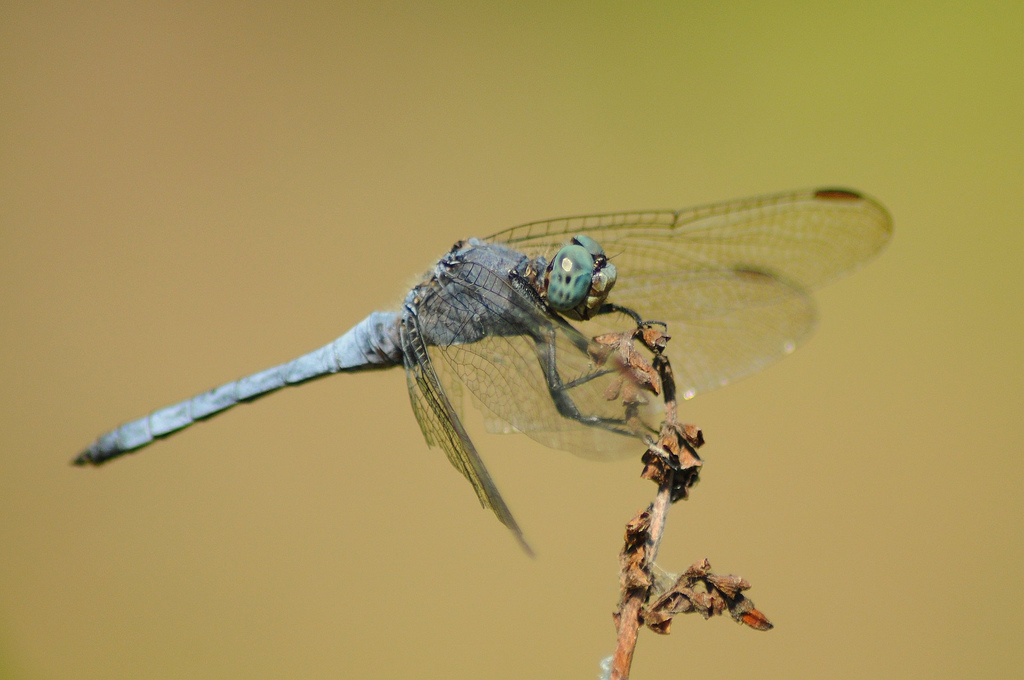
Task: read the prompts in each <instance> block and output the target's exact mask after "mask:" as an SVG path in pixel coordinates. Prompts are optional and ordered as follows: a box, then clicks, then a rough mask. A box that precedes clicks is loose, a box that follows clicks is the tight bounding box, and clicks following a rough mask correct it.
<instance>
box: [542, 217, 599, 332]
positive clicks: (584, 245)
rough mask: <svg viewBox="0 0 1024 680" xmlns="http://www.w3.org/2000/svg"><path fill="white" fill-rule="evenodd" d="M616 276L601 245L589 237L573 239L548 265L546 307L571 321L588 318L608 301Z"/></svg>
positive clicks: (545, 284)
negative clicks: (549, 306) (548, 306)
mask: <svg viewBox="0 0 1024 680" xmlns="http://www.w3.org/2000/svg"><path fill="white" fill-rule="evenodd" d="M615 277H616V272H615V265H613V264H612V263H611V262H609V261H608V258H607V257H606V256H605V254H604V249H603V248H602V247H601V245H600V244H599V243H598V242H597V241H595V240H594V239H592V238H590V237H589V236H582V235H580V236H576V237H574V238H573V239H572V240H571V241H569V244H568V245H566V246H563V247H562V249H561V250H559V251H558V253H557V254H556V255H555V256H554V257H553V258H552V259H551V262H550V263H549V264H548V268H547V272H546V273H545V276H544V286H545V289H546V294H547V301H548V304H549V305H551V307H552V309H554V310H555V311H557V312H561V313H562V314H564V315H565V316H568V317H569V318H571V319H576V320H585V319H589V318H590V317H591V316H592V315H593V314H594V312H596V311H597V310H598V309H600V307H601V305H603V304H604V302H605V300H606V299H607V298H608V293H610V292H611V290H612V286H614V285H615Z"/></svg>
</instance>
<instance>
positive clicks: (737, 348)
mask: <svg viewBox="0 0 1024 680" xmlns="http://www.w3.org/2000/svg"><path fill="white" fill-rule="evenodd" d="M575 234H586V235H588V236H590V237H592V238H594V239H595V240H596V241H598V242H599V243H600V244H601V245H602V246H603V247H604V250H605V252H606V253H607V254H608V257H609V259H611V260H612V262H613V263H614V264H615V267H616V269H617V270H618V282H617V283H616V284H615V288H614V289H613V290H612V293H611V296H610V298H609V301H610V302H614V303H616V304H619V305H622V306H625V307H629V308H631V309H633V310H635V311H636V312H637V313H639V314H640V315H641V316H642V317H644V318H645V319H651V320H658V321H665V322H666V323H668V324H669V334H670V335H672V336H674V337H675V339H674V340H673V341H672V342H671V343H669V349H668V355H669V358H670V359H671V360H672V363H673V368H674V369H675V371H676V374H677V387H678V389H679V392H680V394H681V395H683V396H687V397H689V396H693V395H694V394H697V393H699V392H702V391H707V390H709V389H713V388H715V387H719V386H721V385H724V384H726V383H728V382H730V381H732V380H735V379H737V378H739V377H742V376H744V375H748V374H750V373H753V372H756V371H758V370H760V369H761V368H763V367H765V366H767V365H768V364H770V363H772V362H773V361H775V360H777V359H779V358H781V357H783V356H785V355H786V354H788V353H789V352H791V351H792V350H793V349H794V348H795V347H796V346H797V345H798V344H799V343H800V341H801V340H802V339H804V338H805V337H806V336H807V334H808V333H809V331H810V330H811V328H812V327H813V325H814V320H815V312H814V305H813V302H812V301H811V299H810V297H809V294H808V291H809V290H810V289H811V288H813V287H815V286H818V285H821V284H823V283H825V282H827V281H829V280H831V279H833V278H836V277H838V276H840V275H842V274H845V273H847V272H849V271H852V270H853V269H855V268H856V267H857V266H858V265H859V264H861V263H862V262H864V261H866V260H867V259H868V258H870V257H871V256H872V255H873V254H875V253H876V252H878V251H879V250H880V249H881V248H882V247H883V246H884V245H885V243H887V242H888V240H889V238H890V236H891V234H892V223H891V220H890V218H889V215H888V213H887V212H886V211H885V209H884V208H883V207H882V206H881V205H879V204H878V203H877V202H875V201H873V200H872V199H870V198H866V197H863V196H861V195H860V194H857V193H854V192H851V191H846V190H839V189H819V190H811V191H798V192H792V193H786V194H777V195H773V196H763V197H759V198H752V199H744V200H739V201H729V202H725V203H718V204H714V205H708V206H703V207H699V208H693V209H689V210H682V211H646V212H644V211H636V212H626V213H612V214H605V215H589V216H580V217H571V218H562V219H558V220H548V221H544V222H534V223H530V224H525V225H521V226H519V227H514V228H512V229H508V230H506V231H503V232H499V233H498V234H495V235H494V236H493V237H491V238H492V239H493V240H494V241H497V242H503V243H508V244H510V245H511V246H513V247H515V248H517V249H519V250H522V251H523V252H525V253H527V254H529V255H532V256H537V255H544V256H545V257H550V254H551V253H552V252H554V251H556V250H557V248H559V247H561V245H562V244H564V242H565V241H566V240H567V239H568V238H570V237H571V236H572V235H575Z"/></svg>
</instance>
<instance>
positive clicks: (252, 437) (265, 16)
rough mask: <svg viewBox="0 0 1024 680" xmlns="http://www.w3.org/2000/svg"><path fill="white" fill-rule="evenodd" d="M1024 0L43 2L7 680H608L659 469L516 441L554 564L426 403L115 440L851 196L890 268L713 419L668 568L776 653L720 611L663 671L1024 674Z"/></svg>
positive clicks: (292, 409) (645, 639)
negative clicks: (636, 530) (789, 210)
mask: <svg viewBox="0 0 1024 680" xmlns="http://www.w3.org/2000/svg"><path fill="white" fill-rule="evenodd" d="M1022 26H1024V6H1022V5H1021V4H1019V3H1007V2H993V3H987V4H986V3H972V4H970V5H963V6H960V7H957V6H954V5H952V4H943V5H928V6H927V7H924V6H922V7H920V8H913V7H911V6H909V5H902V4H896V5H891V4H885V3H841V4H840V3H834V4H822V3H779V2H770V3H769V2H766V3H736V4H733V5H721V4H712V3H679V2H671V3H662V4H661V5H656V4H649V5H646V6H645V7H642V8H640V7H634V6H631V5H629V4H625V3H601V4H599V3H589V4H586V5H580V6H575V7H573V6H569V5H567V4H561V3H557V4H554V5H552V4H551V3H509V4H504V3H503V4H497V3H495V4H489V5H487V6H486V7H484V6H479V5H475V4H459V3H432V2H431V3H361V4H357V3H321V4H316V3H304V4H295V3H264V4H255V5H253V4H243V3H237V4H234V3H142V4H140V3H130V2H124V3H108V2H97V3H66V4H60V3H58V4H51V3H46V2H37V3H3V4H2V5H0V93H2V96H0V328H2V332H0V351H2V360H0V371H2V375H0V400H2V402H0V413H2V414H3V416H2V422H3V427H2V428H0V676H3V677H10V678H18V679H24V680H27V679H32V680H35V679H57V678H74V679H78V680H85V679H90V678H104V679H110V678H336V677H368V678H409V677H417V678H442V677H443V678H480V677H486V678H521V677H552V678H593V677H595V676H596V674H597V672H598V662H599V660H600V659H601V658H602V657H604V656H606V655H609V654H611V652H612V647H613V642H614V629H613V625H612V618H611V613H612V610H613V608H614V606H615V603H616V598H617V595H618V582H617V578H618V577H617V560H616V556H617V552H618V550H619V548H620V540H621V536H622V529H623V525H624V524H625V522H626V521H627V520H628V519H629V518H630V517H631V516H632V515H633V513H634V512H635V511H636V510H638V509H639V508H641V507H643V506H644V505H645V504H646V503H647V502H648V501H649V500H650V498H651V497H652V495H653V492H654V487H653V486H652V485H651V484H649V483H648V482H644V481H642V480H640V479H639V478H638V474H639V472H640V465H639V464H638V463H637V462H634V461H626V462H622V463H614V464H595V463H590V462H587V461H583V460H579V459H576V458H573V457H571V456H569V455H568V454H563V453H560V452H556V451H551V450H548V449H545V448H543V447H541V446H540V445H538V444H535V443H534V442H533V441H532V440H530V439H528V438H526V437H522V436H497V435H496V436H490V435H484V434H479V435H478V436H477V443H478V445H479V448H480V449H481V451H482V452H483V454H484V456H485V458H486V460H487V462H488V465H489V466H490V468H491V471H492V473H493V474H494V476H495V478H496V479H497V481H498V484H499V486H500V487H501V489H502V490H503V492H504V494H505V497H506V499H507V500H508V502H509V504H510V505H511V507H512V509H513V510H514V511H515V513H516V515H517V517H518V519H519V521H520V523H521V524H522V525H523V528H524V531H525V533H526V535H527V538H528V539H529V540H530V541H531V542H532V544H533V546H534V548H535V549H536V551H537V553H538V556H537V558H536V559H532V560H531V559H529V558H527V557H526V556H524V555H523V554H522V552H520V550H519V548H518V547H517V545H516V544H515V542H514V541H513V540H512V538H511V537H510V535H509V533H508V532H507V531H506V530H505V529H504V528H503V527H502V526H501V525H500V524H498V522H497V521H495V519H494V517H493V516H492V515H491V514H490V513H489V512H486V511H483V510H481V509H480V508H479V507H478V505H477V501H476V499H475V497H474V495H473V493H472V490H471V489H470V487H469V485H468V484H466V482H465V481H464V480H463V479H462V478H461V477H460V476H459V475H458V474H457V473H456V472H454V471H453V470H452V468H451V467H450V466H449V464H448V463H447V461H446V460H445V458H444V455H443V454H442V453H441V452H440V451H438V450H428V449H427V447H426V445H425V444H424V442H423V439H422V437H421V435H420V432H419V429H418V427H417V425H416V422H415V419H414V418H413V415H412V413H411V409H410V407H409V403H408V397H407V394H406V388H405V380H404V377H403V375H402V374H401V372H400V371H398V370H394V371H389V372H384V373H373V374H365V375H348V376H337V377H334V378H330V379H327V380H323V381H319V382H316V383H313V384H310V385H306V386H303V387H301V388H300V389H295V390H286V391H285V392H283V393H280V394H277V395H275V396H273V397H270V398H268V399H266V400H263V401H260V402H258V403H256V404H253V405H249V406H244V407H240V408H238V409H236V410H234V411H232V412H230V413H228V414H226V415H224V416H222V417H219V418H215V419H214V420H211V421H209V422H208V423H205V424H202V425H200V426H198V427H196V428H194V429H192V430H189V431H188V432H187V433H183V434H181V435H179V436H177V437H174V438H172V439H170V440H167V441H164V442H162V443H159V444H158V445H156V446H153V447H152V448H150V449H147V450H145V451H144V452H143V453H140V454H139V455H137V456H132V457H129V458H127V459H124V460H121V461H118V462H117V463H115V464H112V465H110V466H107V467H104V468H102V469H79V468H72V467H70V466H69V465H68V461H69V459H70V458H71V457H72V456H73V455H75V454H76V453H77V452H78V451H80V450H81V449H82V448H83V447H84V446H86V445H88V444H89V443H90V442H91V441H92V440H93V439H94V438H95V437H96V436H97V435H98V434H100V433H101V432H105V431H107V430H109V429H110V428H112V427H114V426H115V425H117V424H118V423H120V422H123V421H125V420H129V419H133V418H135V417H138V416H141V415H143V414H145V413H147V412H148V411H150V410H152V409H155V408H157V407H161V406H165V405H167V404H170V403H174V402H176V401H179V400H181V399H184V398H186V397H189V396H191V395H193V394H195V393H197V392H200V391H203V390H206V389H208V388H210V387H212V386H214V385H217V384H220V383H222V382H225V381H227V380H232V379H235V378H237V377H239V376H242V375H244V374H248V373H250V372H253V371H255V370H259V369H263V368H266V367H269V366H271V365H274V364H277V363H279V362H282V361H285V360H288V359H291V358H293V357H295V356H297V355H299V354H301V353H303V352H305V351H308V350H310V349H312V348H314V347H318V346H320V345H321V344H323V343H325V342H328V341H330V340H332V339H333V338H335V337H337V336H338V335H340V334H341V333H342V332H344V331H345V330H347V329H348V328H349V327H351V326H352V325H353V324H354V323H356V322H358V321H359V320H361V319H362V318H363V317H364V316H365V315H366V314H367V313H368V312H370V311H372V310H374V309H378V308H389V307H390V308H394V307H395V306H396V305H397V304H398V303H399V302H400V301H401V299H402V297H403V295H404V292H405V290H407V288H408V286H409V285H410V283H411V282H413V281H414V280H415V279H416V278H417V277H418V276H419V274H420V273H421V272H423V271H425V270H426V269H427V268H428V267H429V266H430V265H431V264H432V262H433V261H434V260H435V259H436V258H437V257H438V256H439V255H440V254H441V253H443V252H445V251H446V250H447V249H448V248H449V247H450V245H451V244H452V243H453V242H454V241H455V240H457V239H460V238H463V237H467V236H474V235H476V236H485V235H487V234H490V233H492V232H494V231H497V230H499V229H503V228H505V227H508V226H511V225H514V224H517V223H520V222H525V221H529V220H535V219H542V218H548V217H555V216H558V215H564V214H573V213H580V212H597V211H611V210H625V209H633V208H676V207H683V206H689V205H696V204H701V203H706V202H711V201H717V200H724V199H729V198H739V197H744V196H748V195H756V194H760V193H766V192H774V191H779V190H785V189H794V188H802V187H811V186H819V185H842V186H850V187H854V188H856V189H859V190H861V191H864V192H866V193H868V194H870V195H873V196H875V197H877V198H878V199H879V200H881V201H882V202H883V203H884V204H885V205H886V206H887V207H888V209H889V210H890V211H891V213H892V215H893V218H894V223H895V238H894V240H893V242H892V243H891V244H890V247H889V248H888V250H887V251H885V252H884V253H883V254H882V255H881V256H880V257H879V258H878V259H877V260H875V261H872V262H871V263H870V264H869V265H868V266H866V267H865V268H864V269H863V270H861V271H859V272H858V273H857V274H856V275H854V276H852V277H850V278H847V279H843V280H841V281H839V282H837V283H835V284H833V285H831V286H829V287H828V288H826V289H824V290H821V291H820V292H819V293H818V294H817V300H818V302H819V304H820V311H821V318H822V320H821V323H820V325H819V328H818V330H817V332H816V335H815V336H814V337H813V338H812V339H811V341H810V342H809V343H807V345H806V346H805V347H803V348H802V349H801V350H800V351H798V352H797V353H796V354H795V355H794V356H793V357H791V358H788V359H786V360H785V361H783V362H781V363H779V364H776V365H774V366H772V367H771V368H769V369H768V370H766V371H764V372H763V373H761V374H759V375H757V376H755V377H753V378H750V379H747V380H744V381H741V382H739V383H737V384H735V385H732V386H730V387H729V388H727V389H725V390H720V391H718V392H714V393H710V394H707V395H704V396H701V397H699V398H698V399H696V400H694V401H693V402H690V403H687V404H686V405H685V409H684V411H683V417H684V419H685V420H687V421H689V422H694V423H697V424H699V425H700V426H701V427H702V428H703V429H704V432H705V435H706V437H707V440H708V444H707V445H706V447H705V448H704V449H703V450H702V452H703V453H704V455H705V457H706V460H707V464H706V467H705V469H704V473H703V479H702V483H701V484H700V485H699V486H698V487H697V488H696V489H695V492H694V495H693V497H692V499H691V500H689V501H687V502H685V503H681V504H679V505H677V506H676V507H675V508H674V509H673V511H672V513H671V515H670V517H669V521H668V530H667V534H666V538H665V543H664V545H663V548H662V552H661V555H660V559H659V562H660V563H661V564H662V565H663V566H664V567H666V568H668V569H677V570H681V569H683V568H685V567H686V566H688V565H689V564H691V563H692V562H694V561H696V560H698V559H700V558H703V557H708V558H709V559H710V560H711V564H712V566H713V567H714V568H715V570H716V571H719V572H723V573H738V574H741V575H742V576H744V577H745V578H747V579H748V580H749V581H750V582H751V583H752V584H753V588H752V590H751V591H749V595H750V596H751V598H752V599H753V600H754V601H755V602H756V604H757V606H758V607H759V608H760V609H761V610H763V611H764V612H765V613H766V614H767V615H768V616H769V617H770V618H771V619H772V621H773V622H774V623H775V624H776V628H775V630H773V631H771V632H768V633H759V632H755V631H752V630H750V629H747V628H744V627H741V626H737V625H735V624H734V623H733V622H732V621H730V620H728V619H715V620H712V621H703V620H700V619H698V618H695V617H681V618H679V619H677V620H676V622H675V624H674V626H673V628H672V634H671V635H670V636H669V637H667V638H665V637H657V636H655V635H653V634H650V633H643V634H642V637H641V639H640V644H639V647H638V649H637V653H636V660H635V663H634V671H633V677H635V678H665V677H679V676H682V675H694V676H700V677H725V676H733V677H735V676H736V675H737V674H740V675H741V676H746V677H753V676H756V677H761V678H820V677H833V678H863V677H875V678H910V677H921V678H959V677H965V676H971V677H1008V676H1010V675H1012V674H1014V673H1015V672H1019V668H1020V666H1021V664H1022V663H1024V651H1022V647H1021V645H1020V639H1021V634H1022V632H1024V608H1022V607H1021V604H1022V599H1024V598H1022V597H1021V594H1020V586H1019V585H1018V584H1017V583H1016V582H1015V581H1014V580H1013V579H1014V578H1015V577H1019V576H1020V574H1021V573H1022V567H1024V541H1022V536H1024V512H1022V510H1024V507H1022V505H1024V504H1022V500H1021V493H1020V485H1021V475H1022V472H1024V462H1022V460H1024V458H1022V456H1021V453H1022V443H1024V435H1022V430H1021V428H1020V424H1019V420H1020V417H1021V413H1020V411H1021V404H1022V396H1024V375H1022V373H1024V371H1022V368H1024V352H1022V349H1021V330H1022V326H1024V323H1022V313H1021V309H1022V303H1024V280H1022V278H1024V277H1022V275H1021V270H1020V259H1021V254H1022V252H1024V248H1022V246H1024V235H1022V234H1024V230H1022V229H1021V215H1022V208H1024V200H1022V196H1024V193H1022V190H1021V179H1022V173H1024V132H1022V126H1021V111H1022V110H1024V36H1022V29H1021V27H1022Z"/></svg>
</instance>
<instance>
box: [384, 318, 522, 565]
mask: <svg viewBox="0 0 1024 680" xmlns="http://www.w3.org/2000/svg"><path fill="white" fill-rule="evenodd" d="M403 340H404V343H403V344H404V345H405V350H406V355H405V356H406V359H405V361H406V381H407V383H408V386H409V398H410V400H411V402H412V409H413V413H415V415H416V420H417V422H418V423H419V424H420V429H421V430H423V437H424V439H426V441H427V444H428V445H429V446H439V447H441V448H442V449H443V450H444V452H445V455H447V456H448V460H449V461H450V462H451V464H452V465H453V466H454V467H455V469H456V470H458V471H459V472H461V473H462V475H463V476H464V477H465V478H466V479H467V480H469V483H470V484H471V485H472V486H473V490H474V491H476V495H477V497H478V498H479V499H480V504H481V505H482V506H483V507H485V508H490V509H491V511H493V512H494V514H495V515H496V516H497V517H498V520H499V521H500V522H501V523H502V524H504V525H505V526H507V527H508V528H509V529H510V530H511V531H512V534H513V535H514V536H515V538H516V540H517V541H518V542H519V544H520V545H521V546H522V547H523V550H525V551H526V552H527V553H528V554H530V555H532V554H533V550H532V549H531V548H530V546H529V544H527V542H526V539H525V538H524V537H523V532H522V530H521V529H520V528H519V524H518V522H516V520H515V517H513V516H512V511H511V510H509V507H508V505H507V504H506V503H505V500H504V499H503V498H502V497H501V493H500V492H499V491H498V487H497V486H496V485H495V483H494V480H493V479H492V478H491V475H490V473H489V472H488V471H487V468H486V466H484V462H483V460H481V458H480V454H479V453H477V450H476V447H475V446H474V445H473V442H472V440H470V438H469V435H468V434H467V432H466V430H465V427H464V426H463V424H462V420H461V419H460V418H459V415H458V413H457V412H456V410H455V407H454V406H453V405H452V403H451V402H450V401H449V400H448V397H447V396H446V395H445V391H444V388H443V386H442V385H441V382H440V380H439V379H438V377H437V374H436V373H435V372H434V368H433V365H432V363H431V359H430V356H429V354H428V353H427V350H426V346H425V344H424V343H423V340H422V335H421V333H420V329H419V327H418V324H417V322H416V319H415V317H412V318H407V319H405V321H404V323H403Z"/></svg>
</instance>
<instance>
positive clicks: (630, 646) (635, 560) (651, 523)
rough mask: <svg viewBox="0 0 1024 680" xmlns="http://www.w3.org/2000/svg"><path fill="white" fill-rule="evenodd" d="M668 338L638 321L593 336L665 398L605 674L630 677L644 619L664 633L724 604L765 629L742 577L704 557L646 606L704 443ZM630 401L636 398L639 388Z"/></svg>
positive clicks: (629, 533)
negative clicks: (682, 400) (647, 495)
mask: <svg viewBox="0 0 1024 680" xmlns="http://www.w3.org/2000/svg"><path fill="white" fill-rule="evenodd" d="M668 339H669V338H668V336H667V335H665V334H664V333H662V332H661V331H659V330H658V329H657V328H655V326H654V325H653V324H641V325H640V326H638V328H637V329H636V330H634V331H631V332H628V333H617V334H610V335H607V336H602V337H601V338H598V339H597V340H598V343H599V344H601V345H604V346H606V347H609V348H612V347H614V348H616V349H617V350H618V352H619V355H620V358H621V359H622V361H623V363H624V365H625V366H626V367H627V369H628V370H630V371H631V372H632V373H633V375H634V377H635V382H636V384H637V385H639V386H640V387H641V388H642V389H645V390H647V391H649V392H652V393H654V394H656V395H657V394H659V393H661V394H663V398H664V400H665V420H664V422H663V423H662V427H661V433H660V437H659V439H658V440H657V441H654V440H651V441H649V442H648V449H647V452H646V453H645V454H644V456H643V462H644V471H643V473H642V476H643V477H644V478H645V479H650V480H651V481H653V482H655V483H656V484H657V485H658V492H657V495H656V496H655V499H654V502H653V503H652V504H651V505H650V507H648V508H647V509H646V510H644V511H641V512H639V513H638V514H637V515H636V516H635V517H634V518H633V519H632V520H630V522H629V523H628V524H627V525H626V537H625V545H624V546H623V549H622V552H621V553H620V554H619V562H620V579H619V580H620V587H621V595H620V601H619V608H618V611H617V612H616V613H615V625H616V628H617V629H618V641H617V644H616V649H615V655H614V657H613V658H612V663H611V674H610V677H611V678H612V680H626V679H627V678H628V677H629V669H630V666H631V665H632V661H633V651H634V650H635V649H636V640H637V635H638V634H639V630H640V626H641V625H643V624H645V623H646V624H647V625H648V626H649V627H650V628H651V629H652V630H655V631H656V632H659V633H662V634H667V633H668V632H669V628H670V626H671V622H672V617H673V616H674V615H676V614H680V613H689V612H698V613H701V614H703V615H704V616H705V618H709V617H710V616H712V615H714V614H721V613H722V612H724V611H729V612H730V613H731V614H732V615H733V617H734V618H735V619H736V620H737V621H741V622H743V623H746V624H747V625H750V626H752V627H754V628H757V629H759V630H768V629H769V628H771V623H770V622H769V621H768V619H767V618H766V617H765V616H764V615H763V614H761V612H759V611H757V609H755V608H754V606H753V603H752V602H751V601H750V600H748V599H746V598H745V597H744V596H743V595H742V594H741V592H740V591H742V590H745V589H746V588H749V587H750V586H749V584H748V583H747V582H746V581H745V580H743V579H741V578H739V577H736V576H724V577H722V576H716V575H715V574H712V573H711V572H710V564H708V563H707V560H704V561H702V562H699V563H697V564H696V565H694V566H692V567H690V569H688V570H687V571H686V572H685V573H684V574H683V575H682V576H680V577H679V578H678V579H676V581H675V583H674V584H673V585H672V586H671V587H670V588H667V589H665V590H664V591H663V592H661V593H659V594H657V595H656V599H655V600H654V601H653V602H652V603H651V604H650V605H646V603H647V602H648V599H649V598H650V597H651V594H652V591H653V590H655V579H654V576H653V572H654V568H655V567H654V559H655V557H656V556H657V553H658V547H659V546H660V544H661V537H662V533H663V531H664V528H665V519H666V517H667V515H668V508H669V506H670V505H671V504H672V503H674V502H676V501H677V500H680V499H684V498H687V497H688V496H689V489H690V488H691V487H692V486H693V485H694V484H696V483H697V481H698V478H699V474H700V469H701V466H702V465H703V462H702V461H701V458H700V456H699V455H697V448H698V447H700V446H701V445H702V444H703V443H704V437H703V435H702V434H701V431H700V429H699V428H697V427H695V426H693V425H683V424H681V423H679V421H678V420H677V411H676V397H675V381H674V379H673V377H672V367H671V365H670V363H669V361H668V358H667V357H666V356H665V355H664V349H665V343H666V342H667V341H668ZM638 340H639V341H640V342H641V343H642V344H643V346H644V347H646V348H647V349H648V350H650V351H651V353H652V354H653V359H652V361H650V362H648V361H647V360H646V359H645V357H644V356H643V355H642V354H641V353H640V352H638V351H637V349H636V347H635V342H636V341H638ZM624 396H628V395H624ZM634 401H636V402H637V403H639V402H640V401H641V398H640V397H639V395H637V397H636V398H635V399H634Z"/></svg>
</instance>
